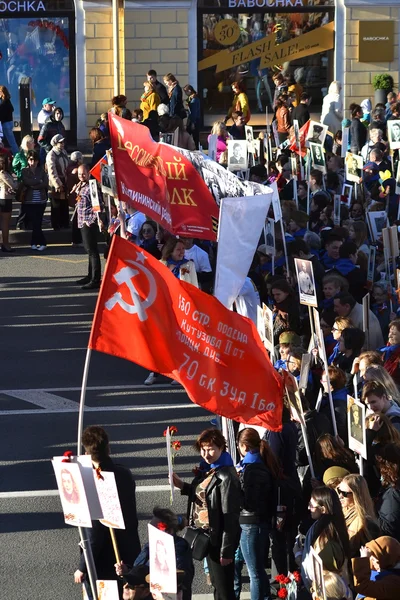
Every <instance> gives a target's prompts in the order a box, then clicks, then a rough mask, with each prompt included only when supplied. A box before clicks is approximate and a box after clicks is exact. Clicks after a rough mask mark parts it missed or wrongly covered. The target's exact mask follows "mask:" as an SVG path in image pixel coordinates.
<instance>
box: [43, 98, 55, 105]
mask: <svg viewBox="0 0 400 600" xmlns="http://www.w3.org/2000/svg"><path fill="white" fill-rule="evenodd" d="M45 104H56V101H55V100H53V98H45V99H44V100H43V102H42V106H44V105H45Z"/></svg>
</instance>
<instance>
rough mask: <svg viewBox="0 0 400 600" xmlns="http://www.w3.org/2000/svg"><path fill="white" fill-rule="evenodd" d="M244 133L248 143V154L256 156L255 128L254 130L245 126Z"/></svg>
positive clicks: (249, 126)
mask: <svg viewBox="0 0 400 600" xmlns="http://www.w3.org/2000/svg"><path fill="white" fill-rule="evenodd" d="M244 131H245V135H246V141H247V152H249V153H250V154H254V134H253V128H252V126H251V125H245V126H244Z"/></svg>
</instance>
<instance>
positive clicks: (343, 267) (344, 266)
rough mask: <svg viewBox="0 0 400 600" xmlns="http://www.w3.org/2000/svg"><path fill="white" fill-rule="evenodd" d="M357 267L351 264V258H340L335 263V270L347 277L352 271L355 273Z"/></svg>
mask: <svg viewBox="0 0 400 600" xmlns="http://www.w3.org/2000/svg"><path fill="white" fill-rule="evenodd" d="M356 268H357V267H356V266H355V264H354V263H352V262H351V260H350V258H339V260H338V261H336V263H335V269H336V270H337V271H339V273H340V274H341V275H343V276H344V277H346V275H348V274H349V273H351V271H354V269H356Z"/></svg>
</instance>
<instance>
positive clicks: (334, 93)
mask: <svg viewBox="0 0 400 600" xmlns="http://www.w3.org/2000/svg"><path fill="white" fill-rule="evenodd" d="M341 90H342V85H341V83H340V81H332V83H331V84H330V86H329V89H328V93H327V95H326V96H325V98H324V99H323V102H322V112H321V123H323V125H328V129H329V131H330V132H331V133H333V134H335V133H336V132H337V131H339V129H340V130H341V128H342V119H343V102H342V100H341V98H340V92H341Z"/></svg>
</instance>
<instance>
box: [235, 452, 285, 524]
mask: <svg viewBox="0 0 400 600" xmlns="http://www.w3.org/2000/svg"><path fill="white" fill-rule="evenodd" d="M239 479H240V485H241V488H242V505H243V507H242V510H241V512H240V519H239V522H240V523H246V524H252V523H268V524H269V525H270V526H271V525H272V519H273V518H274V516H275V513H276V504H277V493H276V492H277V488H276V483H275V482H274V480H273V479H272V475H271V473H270V472H269V470H268V469H267V467H266V466H265V464H264V463H250V464H248V465H246V466H245V468H244V469H243V471H241V473H240V474H239Z"/></svg>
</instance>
